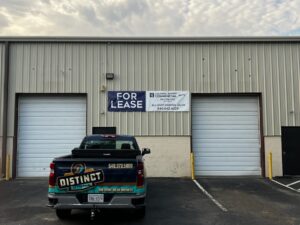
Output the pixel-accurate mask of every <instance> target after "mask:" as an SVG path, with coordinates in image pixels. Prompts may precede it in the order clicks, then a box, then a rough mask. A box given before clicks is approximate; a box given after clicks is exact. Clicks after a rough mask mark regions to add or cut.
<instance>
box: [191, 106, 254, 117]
mask: <svg viewBox="0 0 300 225" xmlns="http://www.w3.org/2000/svg"><path fill="white" fill-rule="evenodd" d="M193 110H195V109H194V108H193ZM194 116H212V117H214V116H216V117H217V116H224V117H227V116H258V112H231V111H228V112H222V111H219V112H218V111H217V112H212V111H207V112H201V111H194V112H193V117H194Z"/></svg>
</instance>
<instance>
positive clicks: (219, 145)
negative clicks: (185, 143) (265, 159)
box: [193, 140, 259, 150]
mask: <svg viewBox="0 0 300 225" xmlns="http://www.w3.org/2000/svg"><path fill="white" fill-rule="evenodd" d="M193 146H194V147H196V148H202V150H206V149H208V148H216V149H218V148H221V149H222V148H230V149H236V148H237V149H245V148H255V149H257V148H258V147H259V143H257V142H256V141H255V140H254V141H253V142H248V143H231V142H215V143H214V142H207V141H204V140H203V142H200V141H199V140H197V142H194V143H193Z"/></svg>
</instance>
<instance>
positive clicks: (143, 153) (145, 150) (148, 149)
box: [142, 148, 151, 155]
mask: <svg viewBox="0 0 300 225" xmlns="http://www.w3.org/2000/svg"><path fill="white" fill-rule="evenodd" d="M150 153H151V151H150V148H143V150H142V155H146V154H150Z"/></svg>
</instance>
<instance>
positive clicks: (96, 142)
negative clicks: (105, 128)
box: [79, 137, 139, 150]
mask: <svg viewBox="0 0 300 225" xmlns="http://www.w3.org/2000/svg"><path fill="white" fill-rule="evenodd" d="M79 148H80V149H103V150H112V149H117V150H139V148H138V146H137V144H136V142H135V140H134V139H129V138H128V139H126V138H122V139H106V138H99V137H94V138H85V139H84V140H83V141H82V143H81V145H80V147H79Z"/></svg>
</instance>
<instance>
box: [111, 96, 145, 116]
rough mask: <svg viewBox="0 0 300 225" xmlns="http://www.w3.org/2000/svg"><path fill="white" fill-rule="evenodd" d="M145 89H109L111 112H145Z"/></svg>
mask: <svg viewBox="0 0 300 225" xmlns="http://www.w3.org/2000/svg"><path fill="white" fill-rule="evenodd" d="M145 96H146V92H145V91H108V111H109V112H145V109H146V107H145V106H146V97H145Z"/></svg>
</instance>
